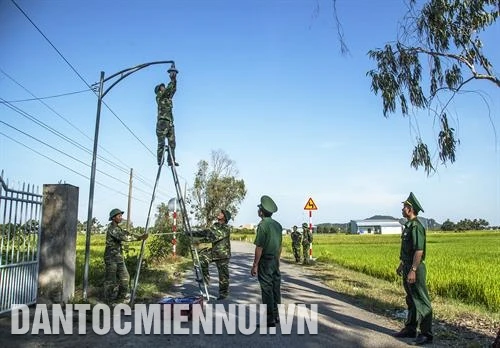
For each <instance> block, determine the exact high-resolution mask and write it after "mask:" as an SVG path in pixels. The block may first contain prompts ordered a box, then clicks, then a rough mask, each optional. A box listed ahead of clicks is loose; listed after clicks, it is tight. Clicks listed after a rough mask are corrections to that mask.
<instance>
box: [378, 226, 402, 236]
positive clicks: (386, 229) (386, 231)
mask: <svg viewBox="0 0 500 348" xmlns="http://www.w3.org/2000/svg"><path fill="white" fill-rule="evenodd" d="M401 231H402V230H401V227H399V226H394V227H393V226H387V227H386V226H382V230H381V232H382V234H401Z"/></svg>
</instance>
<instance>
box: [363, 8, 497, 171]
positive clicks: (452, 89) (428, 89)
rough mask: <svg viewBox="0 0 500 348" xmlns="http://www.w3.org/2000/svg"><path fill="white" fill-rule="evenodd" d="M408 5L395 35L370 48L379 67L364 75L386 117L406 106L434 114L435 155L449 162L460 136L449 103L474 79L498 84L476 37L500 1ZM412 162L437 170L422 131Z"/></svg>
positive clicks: (491, 21) (494, 14)
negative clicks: (436, 127)
mask: <svg viewBox="0 0 500 348" xmlns="http://www.w3.org/2000/svg"><path fill="white" fill-rule="evenodd" d="M408 7H409V8H408V14H407V15H406V17H405V21H404V22H403V25H402V29H403V32H402V35H400V37H399V38H398V40H397V41H396V42H393V43H388V44H386V45H385V47H384V48H381V49H374V50H371V51H369V52H368V55H369V57H370V58H372V59H373V60H375V61H376V62H377V68H376V69H373V70H370V71H369V72H368V73H367V75H368V76H369V77H370V78H371V88H372V91H373V92H374V93H375V94H377V95H378V94H380V96H381V97H382V102H383V113H384V116H385V117H388V115H389V114H390V113H395V112H396V111H397V109H398V107H399V109H400V110H401V112H402V114H403V115H404V116H407V115H409V114H410V112H411V110H412V109H411V108H410V106H413V107H414V108H415V109H428V110H430V111H431V112H432V113H433V114H434V117H435V118H436V120H437V121H438V122H436V123H437V124H439V127H440V131H439V133H438V136H437V146H438V155H439V160H440V161H441V163H443V164H446V163H447V162H450V163H453V162H455V153H456V146H457V145H458V144H459V139H457V137H456V135H455V129H454V128H452V127H451V126H450V125H449V122H448V120H449V111H448V106H449V105H450V102H451V101H452V100H453V98H454V97H455V95H457V93H459V92H461V91H463V89H464V86H465V85H467V84H468V83H469V82H471V81H473V80H483V81H488V82H491V83H493V85H495V86H497V87H500V78H499V77H498V76H496V75H495V71H494V69H493V65H492V63H491V62H490V61H489V59H488V58H487V57H486V55H485V53H484V50H483V44H484V43H483V40H482V39H481V36H480V35H481V34H483V32H484V31H485V30H487V29H488V28H489V27H491V26H492V25H493V24H494V23H495V21H496V20H497V19H498V16H499V12H500V5H499V2H498V0H429V1H428V2H426V3H424V4H423V6H422V7H421V8H420V7H418V4H417V1H416V0H409V3H408ZM424 77H425V81H426V82H427V83H428V86H424ZM411 166H412V167H414V168H415V169H418V168H419V167H421V166H423V167H424V168H425V171H426V172H427V174H429V173H430V172H432V171H434V170H435V168H434V165H433V159H432V158H431V155H430V152H429V149H428V146H427V144H426V143H425V142H424V141H423V139H422V137H421V136H420V135H417V139H416V146H415V149H414V150H413V155H412V160H411Z"/></svg>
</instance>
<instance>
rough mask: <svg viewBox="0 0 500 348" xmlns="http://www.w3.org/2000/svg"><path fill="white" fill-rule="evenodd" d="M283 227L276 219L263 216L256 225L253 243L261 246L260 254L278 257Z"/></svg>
mask: <svg viewBox="0 0 500 348" xmlns="http://www.w3.org/2000/svg"><path fill="white" fill-rule="evenodd" d="M282 232H283V228H282V227H281V225H280V223H279V222H278V221H275V220H273V219H272V218H270V217H265V218H263V219H262V220H261V222H260V223H259V225H258V226H257V235H256V236H255V241H254V244H255V245H256V246H258V247H261V248H262V255H263V256H264V255H269V256H270V255H273V256H276V257H279V253H280V250H281V242H282V239H283V235H282Z"/></svg>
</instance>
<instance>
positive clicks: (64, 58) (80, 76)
mask: <svg viewBox="0 0 500 348" xmlns="http://www.w3.org/2000/svg"><path fill="white" fill-rule="evenodd" d="M11 1H12V3H13V4H14V5H15V6H16V7H17V8H18V9H19V11H21V13H22V14H23V15H24V16H25V17H26V19H27V20H28V21H29V22H30V23H31V24H32V25H33V26H34V27H35V29H36V30H37V31H38V32H39V33H40V35H42V36H43V37H44V39H45V40H46V41H47V42H48V43H49V45H50V46H52V48H53V49H54V50H55V51H56V52H57V54H59V56H60V57H61V58H62V59H63V60H64V61H65V62H66V64H68V66H69V67H70V68H71V69H72V70H73V71H74V72H75V74H76V75H77V76H78V77H79V78H80V80H82V81H83V83H85V85H86V86H87V87H88V88H89V89H91V90H93V91H94V93H95V94H96V95H97V93H96V91H95V90H94V89H93V88H92V86H90V85H89V84H88V82H87V81H85V79H84V78H83V77H82V75H80V73H79V72H78V71H77V70H76V69H75V67H74V66H73V65H71V63H70V62H69V61H68V60H67V59H66V57H64V55H63V54H62V53H61V52H60V51H59V50H58V49H57V47H56V46H55V45H54V44H53V43H52V42H51V41H50V40H49V38H48V37H47V36H45V34H44V33H43V32H42V30H41V29H40V28H38V26H37V25H36V24H35V23H34V22H33V21H32V20H31V18H30V17H29V16H28V14H27V13H26V12H24V11H23V9H22V8H21V7H20V6H19V5H18V4H17V3H16V2H15V0H11ZM102 103H103V104H104V105H105V106H106V107H107V108H108V110H109V111H110V112H111V113H112V114H113V115H114V116H115V117H116V118H117V119H118V121H120V123H121V124H122V125H123V126H124V127H125V129H127V130H128V131H129V132H130V134H132V136H133V137H134V138H136V139H137V141H139V143H141V144H142V146H144V148H145V149H146V150H148V152H149V153H150V154H151V155H153V157H155V156H156V154H155V153H153V151H151V149H150V148H149V147H147V146H146V144H144V143H143V142H142V140H141V139H139V137H138V136H137V135H135V133H134V132H133V131H132V130H131V129H130V128H129V127H128V126H127V125H126V124H125V122H123V121H122V119H121V118H120V117H118V115H117V114H116V113H115V112H114V111H113V110H112V109H111V107H110V106H109V105H108V104H107V103H106V102H104V101H102Z"/></svg>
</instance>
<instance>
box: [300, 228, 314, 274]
mask: <svg viewBox="0 0 500 348" xmlns="http://www.w3.org/2000/svg"><path fill="white" fill-rule="evenodd" d="M302 229H303V231H304V232H303V234H302V249H303V254H304V260H303V261H302V263H303V264H304V265H307V264H309V248H310V246H311V243H312V242H313V235H312V233H311V231H310V230H309V226H308V225H307V224H306V223H303V224H302Z"/></svg>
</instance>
